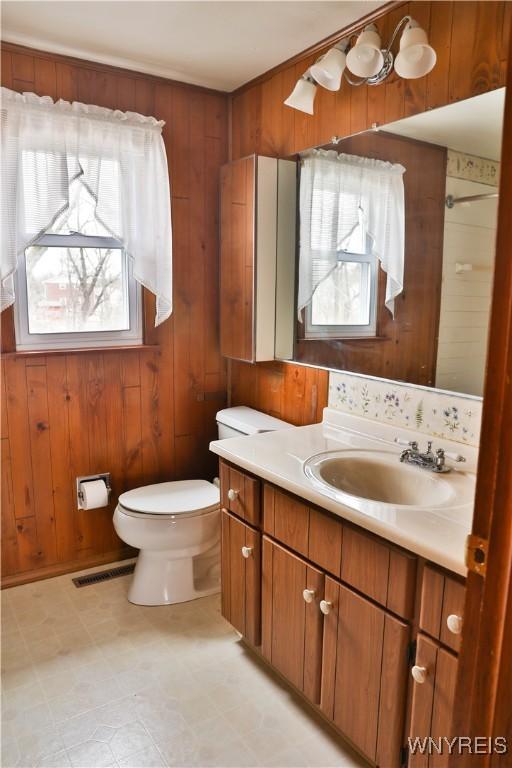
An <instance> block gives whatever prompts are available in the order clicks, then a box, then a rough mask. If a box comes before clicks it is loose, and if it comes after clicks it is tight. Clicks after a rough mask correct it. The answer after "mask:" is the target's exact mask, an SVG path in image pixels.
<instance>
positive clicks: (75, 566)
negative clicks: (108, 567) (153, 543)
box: [0, 547, 137, 589]
mask: <svg viewBox="0 0 512 768" xmlns="http://www.w3.org/2000/svg"><path fill="white" fill-rule="evenodd" d="M136 554H137V550H136V549H132V547H124V549H121V550H119V549H118V550H116V551H115V552H105V553H104V554H103V555H97V556H95V557H89V558H87V559H84V560H72V561H68V562H67V563H54V564H53V565H46V566H44V568H35V569H34V570H32V571H23V573H14V574H12V575H11V576H3V577H2V581H1V584H0V587H1V589H9V587H18V586H20V584H29V583H30V582H32V581H42V580H43V579H51V578H52V577H53V576H63V575H64V574H65V573H73V572H74V571H85V570H86V569H87V568H95V567H96V566H97V565H105V564H106V563H114V562H116V561H118V560H127V559H129V558H130V557H134V556H135V555H136Z"/></svg>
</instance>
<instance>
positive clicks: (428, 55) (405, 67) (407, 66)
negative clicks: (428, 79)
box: [395, 19, 437, 79]
mask: <svg viewBox="0 0 512 768" xmlns="http://www.w3.org/2000/svg"><path fill="white" fill-rule="evenodd" d="M436 59H437V56H436V52H435V51H434V49H433V48H432V46H430V45H429V44H428V38H427V33H426V32H425V30H424V29H422V28H421V27H420V25H419V24H418V23H417V22H416V21H414V20H413V19H411V21H410V22H409V23H408V25H407V26H406V28H405V29H404V31H403V34H402V38H401V40H400V51H399V52H398V55H397V57H396V59H395V72H396V73H397V75H400V77H405V78H407V79H414V78H416V77H423V76H424V75H427V74H428V73H429V72H430V71H431V70H432V69H433V68H434V66H435V63H436Z"/></svg>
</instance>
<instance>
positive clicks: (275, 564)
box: [262, 536, 324, 704]
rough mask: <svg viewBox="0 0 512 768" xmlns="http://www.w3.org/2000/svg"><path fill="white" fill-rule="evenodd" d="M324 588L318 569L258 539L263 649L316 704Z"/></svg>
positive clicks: (270, 542)
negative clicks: (321, 604) (261, 543)
mask: <svg viewBox="0 0 512 768" xmlns="http://www.w3.org/2000/svg"><path fill="white" fill-rule="evenodd" d="M305 590H307V591H305ZM323 592H324V575H323V573H322V572H321V571H319V570H317V569H316V568H312V567H311V566H310V565H308V564H307V563H306V562H304V560H302V559H301V558H300V557H297V556H296V555H292V554H291V553H290V552H288V551H287V550H285V549H283V548H282V547H280V546H279V545H278V544H274V543H273V542H272V541H270V539H267V538H266V537H265V536H264V537H263V601H262V603H263V615H262V652H263V655H264V656H265V657H266V658H267V659H268V660H269V661H270V662H271V664H272V665H273V666H274V667H275V668H276V669H278V670H279V672H281V673H282V674H283V675H284V676H285V677H286V678H287V679H288V680H289V681H290V682H291V683H293V685H295V686H296V687H297V688H298V689H299V690H301V691H303V692H304V694H305V695H306V696H307V697H308V698H309V699H310V700H311V701H313V702H315V703H316V704H318V703H319V702H320V670H321V662H322V625H323V617H322V613H321V611H320V601H321V600H322V599H323V596H324V595H323Z"/></svg>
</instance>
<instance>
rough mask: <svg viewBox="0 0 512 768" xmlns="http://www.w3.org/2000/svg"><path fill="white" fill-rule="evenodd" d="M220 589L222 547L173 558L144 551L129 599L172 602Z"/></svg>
mask: <svg viewBox="0 0 512 768" xmlns="http://www.w3.org/2000/svg"><path fill="white" fill-rule="evenodd" d="M218 592H220V547H219V545H218V544H217V545H216V546H215V547H213V548H212V549H211V550H209V552H206V553H204V554H203V555H199V556H197V557H182V558H170V557H169V553H168V552H165V551H158V550H157V551H154V550H153V551H152V550H141V551H140V553H139V556H138V558H137V563H136V565H135V572H134V574H133V578H132V583H131V585H130V589H129V591H128V600H129V601H130V603H134V604H135V605H148V606H149V605H172V604H174V603H184V602H187V601H189V600H195V599H197V598H198V597H207V596H208V595H214V594H217V593H218Z"/></svg>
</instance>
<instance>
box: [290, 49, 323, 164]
mask: <svg viewBox="0 0 512 768" xmlns="http://www.w3.org/2000/svg"><path fill="white" fill-rule="evenodd" d="M316 58H317V57H316V56H308V57H307V58H306V59H304V60H303V61H299V62H298V64H296V65H295V81H297V80H298V79H299V78H300V77H302V75H303V74H304V72H305V71H306V70H307V69H309V67H310V66H311V65H312V64H314V63H315V59H316ZM319 90H320V88H317V92H316V96H315V102H314V109H315V111H316V109H317V106H316V105H317V99H318V91H319ZM286 109H290V111H291V112H293V117H294V143H293V151H294V152H301V151H302V150H303V149H309V147H314V146H315V143H316V142H315V136H316V132H317V131H316V117H315V115H308V114H306V113H305V112H300V111H299V110H298V109H291V107H286Z"/></svg>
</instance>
